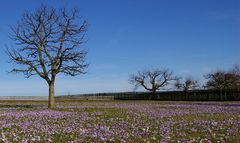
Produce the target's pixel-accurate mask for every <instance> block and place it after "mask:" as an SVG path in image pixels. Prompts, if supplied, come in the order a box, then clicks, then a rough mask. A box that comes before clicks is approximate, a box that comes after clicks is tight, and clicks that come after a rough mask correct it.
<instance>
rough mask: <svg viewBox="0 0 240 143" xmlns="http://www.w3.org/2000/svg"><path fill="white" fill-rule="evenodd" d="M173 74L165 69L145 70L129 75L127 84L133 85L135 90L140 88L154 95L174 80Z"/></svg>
mask: <svg viewBox="0 0 240 143" xmlns="http://www.w3.org/2000/svg"><path fill="white" fill-rule="evenodd" d="M175 79H176V77H174V76H173V72H172V71H169V70H167V69H164V70H159V69H156V70H147V71H143V72H138V74H136V75H131V76H130V79H129V83H131V84H133V85H134V86H135V88H138V87H139V86H142V87H143V88H144V89H146V90H148V91H151V92H153V93H155V92H156V91H157V90H159V89H160V88H161V87H165V86H167V85H169V84H170V82H171V81H173V80H175Z"/></svg>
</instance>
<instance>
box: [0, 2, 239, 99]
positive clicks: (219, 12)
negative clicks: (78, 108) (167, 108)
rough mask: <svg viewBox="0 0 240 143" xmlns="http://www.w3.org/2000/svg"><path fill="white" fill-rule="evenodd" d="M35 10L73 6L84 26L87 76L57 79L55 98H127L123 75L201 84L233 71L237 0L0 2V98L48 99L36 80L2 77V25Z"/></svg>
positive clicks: (4, 40) (236, 46) (236, 56)
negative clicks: (157, 72)
mask: <svg viewBox="0 0 240 143" xmlns="http://www.w3.org/2000/svg"><path fill="white" fill-rule="evenodd" d="M41 3H43V4H46V5H49V6H52V7H56V8H59V7H63V6H66V7H67V8H73V7H76V6H77V7H78V8H79V9H80V11H81V15H82V17H83V19H85V20H87V21H88V23H90V27H89V30H88V32H87V39H88V42H87V43H86V44H85V45H84V47H85V48H86V49H87V50H88V52H89V53H88V56H87V61H88V63H90V67H89V68H88V74H86V75H82V76H78V77H74V78H72V77H64V76H59V77H58V78H57V83H56V93H57V94H58V95H59V94H67V93H68V92H70V94H73V93H92V92H111V91H113V92H114V91H131V90H132V86H131V85H129V84H128V78H129V75H130V74H132V73H135V72H137V71H139V70H143V69H148V68H169V69H172V70H173V71H174V72H175V73H176V74H178V75H182V76H185V75H190V76H193V77H196V78H197V79H199V80H202V78H203V77H202V75H204V74H206V73H208V72H211V71H212V70H214V69H227V68H229V67H231V66H232V65H233V64H240V1H239V0H75V1H74V0H71V1H70V0H62V1H60V0H38V1H31V0H21V1H19V0H2V1H1V5H0V47H1V49H0V57H1V59H0V67H1V68H0V96H3V95H16V96H17V95H19V96H20V95H47V90H48V89H47V84H46V83H45V81H43V80H42V79H40V78H39V77H33V78H30V79H25V78H24V77H23V76H22V75H21V74H19V75H12V74H8V73H7V71H8V70H10V69H11V65H10V64H8V63H7V60H8V59H7V56H6V55H5V53H4V48H5V45H8V46H14V44H13V41H11V40H10V39H9V37H8V36H9V32H10V28H9V26H11V25H14V24H16V22H17V20H19V19H20V16H21V14H22V13H23V12H24V11H25V10H29V11H34V10H35V9H36V8H37V7H39V6H40V5H41Z"/></svg>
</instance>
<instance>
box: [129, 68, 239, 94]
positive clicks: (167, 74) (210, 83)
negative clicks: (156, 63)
mask: <svg viewBox="0 0 240 143" xmlns="http://www.w3.org/2000/svg"><path fill="white" fill-rule="evenodd" d="M204 78H205V79H206V82H205V83H204V84H203V85H200V82H199V81H198V80H196V79H194V78H192V77H180V76H176V75H174V74H173V72H172V71H171V70H169V69H152V70H145V71H139V72H138V73H136V74H133V75H131V76H130V78H129V83H130V84H132V85H134V88H135V89H137V88H138V87H143V88H144V89H145V90H147V91H150V92H152V93H155V92H157V91H158V90H161V89H164V88H165V87H167V86H169V85H172V86H173V87H174V88H175V89H176V90H182V91H185V92H186V93H187V91H189V90H194V89H217V90H227V89H240V66H239V65H235V66H233V67H232V68H231V69H229V70H216V71H214V72H210V73H208V74H206V75H204Z"/></svg>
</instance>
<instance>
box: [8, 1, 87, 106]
mask: <svg viewBox="0 0 240 143" xmlns="http://www.w3.org/2000/svg"><path fill="white" fill-rule="evenodd" d="M86 30H87V24H86V22H85V21H84V22H81V21H80V17H79V16H78V11H77V10H76V9H74V10H72V11H67V10H66V9H65V8H63V9H60V10H56V9H53V8H49V7H46V6H43V5H42V6H41V7H40V8H39V9H38V10H36V11H35V12H34V13H30V12H25V13H24V14H23V15H22V19H21V20H20V21H19V22H18V23H17V25H15V26H13V27H12V34H11V38H12V39H13V40H14V41H15V43H16V47H14V48H11V49H10V48H7V51H6V53H7V54H8V56H9V58H10V62H11V63H13V64H14V66H15V67H14V68H13V69H12V70H11V72H13V73H23V74H24V75H25V77H26V78H29V77H31V76H33V75H38V76H40V77H41V78H43V79H44V80H46V82H47V83H48V85H49V102H48V107H49V108H52V107H54V83H55V80H56V76H57V74H59V73H63V74H66V75H70V76H76V75H79V74H84V73H85V68H86V67H87V66H88V64H86V63H85V55H86V52H85V51H84V50H82V46H81V45H82V44H83V42H84V40H83V39H84V34H85V32H86Z"/></svg>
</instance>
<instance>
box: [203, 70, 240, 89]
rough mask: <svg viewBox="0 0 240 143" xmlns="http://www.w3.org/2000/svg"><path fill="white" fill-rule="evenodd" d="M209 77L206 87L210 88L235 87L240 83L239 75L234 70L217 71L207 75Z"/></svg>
mask: <svg viewBox="0 0 240 143" xmlns="http://www.w3.org/2000/svg"><path fill="white" fill-rule="evenodd" d="M205 77H206V79H208V81H207V83H206V87H207V88H209V89H219V90H223V89H233V88H236V87H237V85H239V79H240V78H239V75H237V74H235V73H234V72H226V71H216V72H213V73H209V74H208V75H206V76H205Z"/></svg>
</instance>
